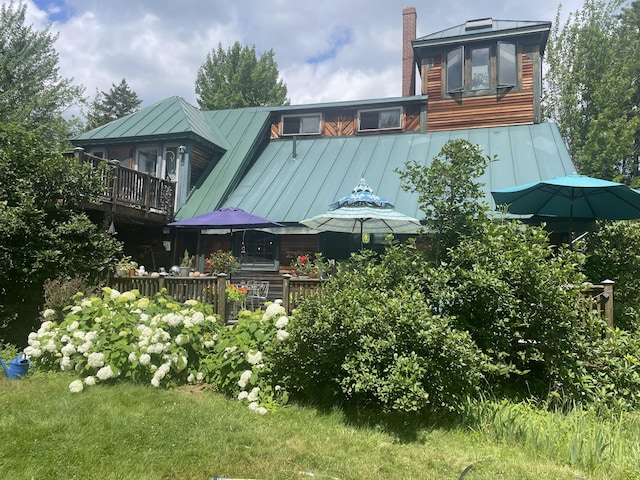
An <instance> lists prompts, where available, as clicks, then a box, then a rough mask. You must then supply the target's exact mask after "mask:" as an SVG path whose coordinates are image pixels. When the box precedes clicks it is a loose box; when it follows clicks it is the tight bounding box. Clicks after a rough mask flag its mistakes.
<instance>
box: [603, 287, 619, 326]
mask: <svg viewBox="0 0 640 480" xmlns="http://www.w3.org/2000/svg"><path fill="white" fill-rule="evenodd" d="M615 283H616V282H614V281H613V280H604V281H603V282H602V285H603V287H604V292H603V293H602V296H603V297H604V298H605V299H606V301H605V303H604V318H605V319H606V321H607V326H608V327H609V328H613V286H614V285H615Z"/></svg>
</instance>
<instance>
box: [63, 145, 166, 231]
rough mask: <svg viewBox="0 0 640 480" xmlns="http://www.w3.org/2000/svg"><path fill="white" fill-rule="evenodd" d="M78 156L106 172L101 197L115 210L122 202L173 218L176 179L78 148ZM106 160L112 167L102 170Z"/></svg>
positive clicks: (80, 159)
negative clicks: (159, 176)
mask: <svg viewBox="0 0 640 480" xmlns="http://www.w3.org/2000/svg"><path fill="white" fill-rule="evenodd" d="M74 155H75V157H76V159H77V160H78V161H79V162H82V163H89V164H90V165H92V166H93V168H94V169H95V170H96V171H98V170H101V171H102V182H103V189H102V192H101V195H100V200H102V201H103V202H106V203H110V204H111V205H112V210H113V211H115V209H116V206H117V205H121V206H126V207H131V208H135V209H140V210H141V211H143V212H146V213H147V214H148V213H151V212H153V213H156V214H160V215H164V216H165V217H166V218H167V219H171V218H173V213H174V203H175V195H176V184H175V182H171V181H169V180H163V179H161V178H158V177H156V176H153V175H151V174H149V173H145V172H139V171H137V170H133V169H131V168H127V167H123V166H122V165H120V164H119V163H118V162H117V161H111V160H105V159H104V158H100V157H95V156H93V155H89V154H88V153H85V152H84V151H83V150H82V149H76V150H75V151H74ZM103 162H106V163H107V165H108V166H109V167H110V168H108V169H106V170H103V169H100V168H99V167H100V166H101V165H103Z"/></svg>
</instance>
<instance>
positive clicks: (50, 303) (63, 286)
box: [44, 276, 98, 315]
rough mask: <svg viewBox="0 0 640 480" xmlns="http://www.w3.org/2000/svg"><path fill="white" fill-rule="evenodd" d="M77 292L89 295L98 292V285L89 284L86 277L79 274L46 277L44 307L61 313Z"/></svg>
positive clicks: (58, 313)
mask: <svg viewBox="0 0 640 480" xmlns="http://www.w3.org/2000/svg"><path fill="white" fill-rule="evenodd" d="M78 292H81V293H82V294H84V295H85V296H90V295H94V294H96V293H97V292H98V287H96V286H93V285H90V282H89V281H88V280H87V278H86V277H81V276H75V277H73V278H54V279H47V280H45V282H44V308H45V309H52V310H55V312H56V315H61V314H62V310H63V308H64V307H66V306H68V305H71V304H73V300H74V297H75V296H76V294H77V293H78Z"/></svg>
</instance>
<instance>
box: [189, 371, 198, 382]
mask: <svg viewBox="0 0 640 480" xmlns="http://www.w3.org/2000/svg"><path fill="white" fill-rule="evenodd" d="M195 381H196V376H195V375H194V374H193V373H190V374H189V376H188V377H187V382H188V383H194V382H195Z"/></svg>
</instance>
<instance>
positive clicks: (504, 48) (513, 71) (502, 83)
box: [498, 42, 518, 87]
mask: <svg viewBox="0 0 640 480" xmlns="http://www.w3.org/2000/svg"><path fill="white" fill-rule="evenodd" d="M517 83H518V70H517V66H516V46H515V44H513V43H506V42H498V87H510V86H515V85H516V84H517Z"/></svg>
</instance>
